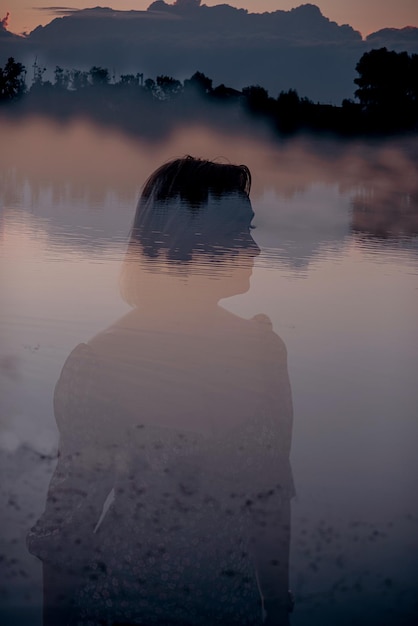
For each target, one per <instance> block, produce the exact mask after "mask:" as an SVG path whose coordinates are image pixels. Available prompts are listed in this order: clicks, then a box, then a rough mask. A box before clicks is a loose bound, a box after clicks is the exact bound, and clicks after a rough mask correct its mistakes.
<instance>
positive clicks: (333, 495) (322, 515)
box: [0, 117, 418, 626]
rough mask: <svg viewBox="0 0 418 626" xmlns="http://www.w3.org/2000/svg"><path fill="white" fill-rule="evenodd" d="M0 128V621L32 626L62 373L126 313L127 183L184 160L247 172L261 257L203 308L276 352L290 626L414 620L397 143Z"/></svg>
mask: <svg viewBox="0 0 418 626" xmlns="http://www.w3.org/2000/svg"><path fill="white" fill-rule="evenodd" d="M0 128H1V134H2V150H1V152H0V206H1V214H0V231H1V242H2V245H1V251H0V256H1V268H2V269H1V274H0V280H1V284H0V289H1V301H2V316H1V322H0V329H1V337H2V340H1V353H0V397H1V412H0V458H1V467H2V476H3V481H2V489H1V492H0V495H1V508H2V511H3V521H2V537H1V539H0V546H1V549H0V553H1V554H2V556H3V557H4V558H3V559H2V561H1V562H0V571H1V572H2V573H1V575H0V580H1V581H2V582H0V615H4V618H2V623H5V624H7V623H21V624H28V623H31V624H36V625H40V624H41V623H42V617H41V604H42V578H41V564H40V561H38V560H37V559H35V558H34V557H32V556H31V555H30V554H29V553H28V552H27V549H26V544H25V538H26V535H27V532H28V530H29V528H30V527H31V526H32V525H33V524H34V523H35V521H36V520H37V519H38V518H39V516H40V515H41V513H42V512H43V510H44V506H45V498H46V493H47V490H48V484H49V481H50V479H51V476H52V474H53V471H54V468H55V464H56V458H55V457H56V451H57V445H58V432H57V427H56V424H55V419H54V413H53V408H52V397H53V393H54V387H55V384H56V382H57V380H58V377H59V374H60V371H61V368H62V366H63V364H64V362H65V360H66V359H67V357H68V355H69V354H70V353H71V351H72V350H73V349H74V347H75V346H77V345H78V344H80V343H83V342H86V341H89V340H90V339H91V337H94V336H95V335H97V334H98V333H100V332H101V331H102V330H103V329H105V328H107V327H109V326H111V325H112V324H113V323H114V322H115V321H116V320H117V319H118V318H121V317H122V316H124V315H126V314H127V313H129V312H130V311H131V308H130V307H129V306H128V304H127V303H126V301H124V300H123V298H122V295H121V284H120V274H121V269H122V265H123V263H124V260H125V253H126V249H127V244H128V241H129V235H130V229H131V226H132V222H133V218H134V212H135V206H136V203H137V199H138V195H139V192H140V188H141V185H142V184H143V182H144V181H145V179H146V178H147V176H148V175H149V174H150V173H151V172H152V171H153V170H155V168H156V167H158V166H159V165H161V163H163V162H165V161H167V160H169V159H171V158H175V157H180V156H183V155H185V154H191V155H194V156H199V157H203V158H209V159H219V160H221V161H224V162H225V161H230V162H231V163H238V164H239V163H244V164H246V165H247V166H248V167H249V169H250V170H251V173H252V178H253V187H252V192H251V201H252V207H253V210H254V213H255V217H254V219H253V225H254V226H255V227H256V228H255V229H254V230H252V231H251V235H252V237H253V239H254V240H255V242H256V244H257V245H258V247H259V248H260V254H259V255H257V256H255V258H254V259H253V265H254V266H253V267H252V270H251V273H252V275H251V278H250V279H248V280H249V283H248V285H247V286H246V287H245V288H243V289H241V290H240V291H237V292H236V294H235V295H233V294H231V295H230V297H226V296H222V297H224V299H222V300H221V305H222V308H223V309H226V310H227V311H228V312H230V313H233V314H234V315H235V316H237V317H238V318H243V319H244V320H250V319H251V318H252V317H253V316H255V315H257V314H260V313H261V314H264V315H267V316H268V317H269V318H270V320H271V323H272V326H273V330H274V332H275V333H276V334H277V335H279V337H280V338H281V340H282V341H283V342H284V344H285V346H286V349H287V354H288V370H289V377H290V382H291V387H292V395H293V404H294V425H293V439H292V448H291V464H292V470H293V475H294V481H295V488H296V497H295V498H294V499H293V501H292V523H291V555H290V581H291V582H290V587H291V589H292V591H293V592H294V594H295V598H296V608H295V612H294V613H293V614H292V616H291V624H293V625H295V626H299V625H301V626H304V625H305V624H309V625H311V624H321V626H322V625H328V624H329V625H330V626H331V625H334V624H337V623H338V624H347V625H348V624H353V623H356V624H367V625H369V624H376V625H377V624H379V626H381V625H382V624H383V625H386V624H387V625H389V624H393V625H394V626H395V625H396V626H398V625H400V624H404V625H406V624H412V623H414V619H416V616H417V607H416V600H415V598H416V591H417V589H416V583H415V581H416V580H418V571H417V570H418V539H417V521H418V510H417V504H416V498H415V497H414V493H415V476H416V475H417V471H418V462H417V454H416V446H417V441H418V425H417V421H416V409H417V406H418V391H417V386H416V372H417V368H418V341H417V339H418V337H417V335H418V330H417V324H416V313H417V310H418V307H417V305H418V295H417V294H418V291H417V274H418V272H417V250H418V247H417V241H418V176H417V156H418V155H417V148H416V144H415V143H414V142H413V140H409V139H408V138H402V139H396V140H387V141H379V142H377V141H376V142H375V143H373V142H368V143H366V142H361V141H353V142H346V143H342V142H338V141H334V140H332V139H315V140H314V139H312V138H307V137H302V136H301V137H297V138H294V139H289V140H286V141H284V140H278V139H274V140H272V139H271V138H269V136H268V135H267V134H266V133H264V132H263V131H261V130H260V133H259V136H257V135H255V134H251V135H248V136H244V135H238V134H237V133H235V134H233V135H231V136H228V134H226V133H225V132H218V131H216V129H214V128H205V127H203V126H201V127H198V126H196V127H192V128H188V129H185V128H178V129H176V130H175V131H174V132H173V133H172V134H171V135H170V136H169V137H167V138H166V139H164V140H161V141H159V142H158V143H151V142H145V141H141V140H139V139H136V140H133V139H131V138H128V137H127V136H125V135H123V134H122V133H118V132H117V131H116V130H114V131H111V132H109V131H104V129H103V128H100V127H98V126H97V127H96V126H93V125H91V124H89V123H87V122H85V121H83V120H76V121H73V122H71V123H66V124H56V123H52V122H50V121H48V120H46V119H42V118H40V117H39V118H28V119H27V120H22V119H20V120H19V121H18V122H16V123H14V122H13V121H11V120H10V119H1V120H0ZM242 267H244V265H243V266H242ZM245 267H246V266H245ZM247 269H248V268H247ZM203 274H204V272H203ZM246 280H247V279H246ZM150 284H152V282H151V283H150ZM248 286H249V289H248ZM151 290H152V287H151ZM139 291H140V290H139ZM174 302H175V296H174V295H173V303H174ZM173 311H174V306H173ZM173 315H174V313H173ZM173 319H174V317H173ZM234 319H235V318H234ZM28 615H30V619H28V617H27V616H28Z"/></svg>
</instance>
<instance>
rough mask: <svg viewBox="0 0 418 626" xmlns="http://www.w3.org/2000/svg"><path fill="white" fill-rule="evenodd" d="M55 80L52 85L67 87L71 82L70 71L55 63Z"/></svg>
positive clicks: (59, 87)
mask: <svg viewBox="0 0 418 626" xmlns="http://www.w3.org/2000/svg"><path fill="white" fill-rule="evenodd" d="M54 76H55V82H54V86H55V87H57V88H58V89H68V87H69V86H70V83H71V73H70V72H69V70H64V69H63V68H62V67H60V66H59V65H57V66H56V67H55V71H54Z"/></svg>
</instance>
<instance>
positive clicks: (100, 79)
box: [89, 65, 110, 87]
mask: <svg viewBox="0 0 418 626" xmlns="http://www.w3.org/2000/svg"><path fill="white" fill-rule="evenodd" d="M89 77H90V82H91V84H92V85H93V86H94V87H98V86H99V85H107V84H108V83H109V81H110V75H109V70H108V69H106V68H104V67H98V66H97V65H94V66H93V67H92V68H91V69H90V71H89Z"/></svg>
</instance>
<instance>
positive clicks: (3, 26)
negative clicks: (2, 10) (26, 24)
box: [0, 11, 10, 29]
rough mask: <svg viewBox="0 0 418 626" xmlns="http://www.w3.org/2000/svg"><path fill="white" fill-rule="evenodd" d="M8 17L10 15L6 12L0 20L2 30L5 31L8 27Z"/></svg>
mask: <svg viewBox="0 0 418 626" xmlns="http://www.w3.org/2000/svg"><path fill="white" fill-rule="evenodd" d="M9 17H10V13H9V11H7V13H6V15H5V17H3V19H1V20H0V26H1V27H2V28H4V29H6V28H7V27H8V25H9Z"/></svg>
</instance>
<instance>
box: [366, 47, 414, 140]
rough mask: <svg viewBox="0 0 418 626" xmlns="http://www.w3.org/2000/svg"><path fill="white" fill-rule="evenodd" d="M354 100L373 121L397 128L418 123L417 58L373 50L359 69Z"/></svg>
mask: <svg viewBox="0 0 418 626" xmlns="http://www.w3.org/2000/svg"><path fill="white" fill-rule="evenodd" d="M356 71H357V72H358V74H359V77H358V78H356V79H355V80H354V82H355V84H356V85H358V89H357V90H356V91H355V96H356V97H357V98H358V99H359V101H360V105H361V108H362V110H363V111H364V112H366V113H367V114H369V117H370V119H371V121H372V122H373V123H375V124H377V125H379V126H383V127H389V128H397V127H404V126H409V125H410V124H411V122H412V121H413V120H415V121H416V120H418V109H417V106H418V55H416V54H414V55H412V56H409V55H408V53H407V52H394V51H392V50H391V51H389V50H387V49H386V48H380V49H379V50H371V51H370V52H366V53H365V54H363V56H362V57H361V59H360V61H359V62H358V63H357V65H356Z"/></svg>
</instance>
